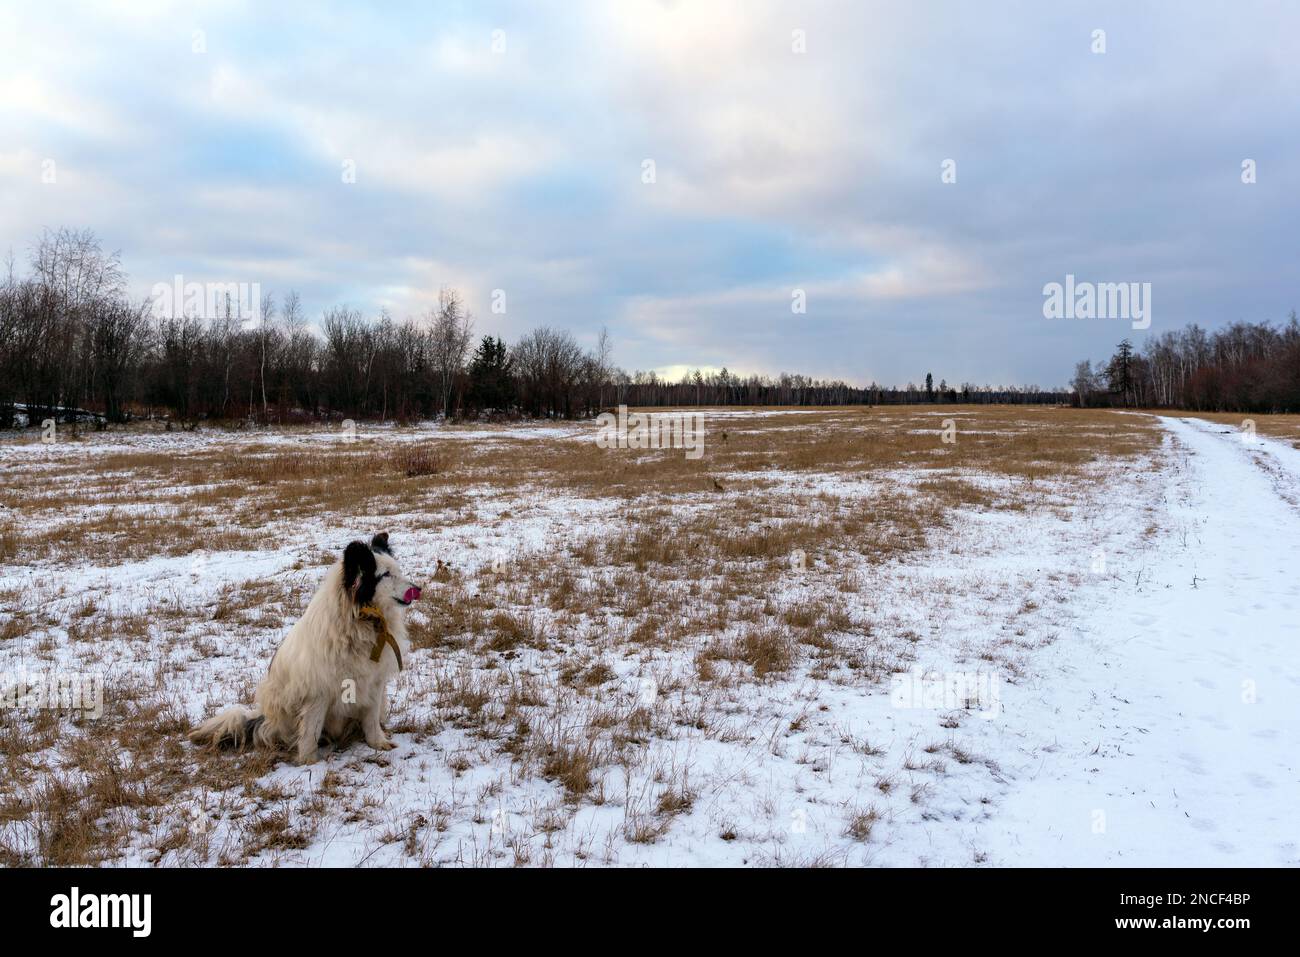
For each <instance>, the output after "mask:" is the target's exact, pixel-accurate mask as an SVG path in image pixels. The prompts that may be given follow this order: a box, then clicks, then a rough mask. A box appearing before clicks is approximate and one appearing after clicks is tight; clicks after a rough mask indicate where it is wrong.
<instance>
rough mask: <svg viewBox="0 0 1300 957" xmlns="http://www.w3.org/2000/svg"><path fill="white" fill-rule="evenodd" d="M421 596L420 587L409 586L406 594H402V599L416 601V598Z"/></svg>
mask: <svg viewBox="0 0 1300 957" xmlns="http://www.w3.org/2000/svg"><path fill="white" fill-rule="evenodd" d="M419 597H420V589H418V588H408V589H406V594H405V595H403V596H402V601H415V599H417V598H419Z"/></svg>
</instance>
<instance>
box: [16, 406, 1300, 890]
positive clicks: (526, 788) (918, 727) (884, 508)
mask: <svg viewBox="0 0 1300 957" xmlns="http://www.w3.org/2000/svg"><path fill="white" fill-rule="evenodd" d="M1257 421H1258V422H1259V423H1260V425H1259V434H1258V435H1257V436H1255V437H1253V438H1252V439H1251V441H1244V440H1243V438H1242V435H1241V432H1240V431H1239V429H1237V428H1236V427H1234V426H1233V425H1231V424H1228V422H1229V420H1228V419H1225V420H1224V421H1223V422H1211V421H1208V420H1205V419H1196V418H1177V417H1163V418H1162V417H1156V416H1150V415H1142V414H1125V413H1119V412H1108V411H1091V410H1088V411H1080V410H1069V409H1049V408H1028V409H1026V408H1009V407H995V408H979V407H939V408H938V409H935V408H924V409H922V408H901V409H870V410H838V411H811V412H809V411H805V412H801V413H800V414H783V413H779V412H765V411H753V412H738V411H737V410H727V411H726V412H725V413H724V412H718V413H713V412H706V415H705V423H706V428H707V432H706V439H705V452H704V455H703V457H702V458H700V459H699V460H690V459H688V458H687V457H686V456H685V455H684V454H683V453H682V452H681V451H679V450H660V451H637V450H626V449H624V450H619V449H599V448H597V447H596V444H595V442H594V436H595V432H596V426H595V425H594V424H566V425H555V426H551V425H527V424H524V425H520V424H512V425H507V426H501V427H487V426H463V427H440V426H433V425H427V426H422V427H416V428H407V429H396V428H366V427H364V426H363V427H362V428H361V429H360V431H359V432H358V433H356V434H355V435H352V434H341V433H339V432H338V431H335V430H329V429H325V428H322V429H319V430H314V431H313V430H284V431H271V432H259V431H243V432H227V431H215V430H207V431H199V432H193V433H191V432H161V431H125V432H105V433H89V434H84V435H82V436H71V435H65V434H63V433H60V434H59V435H58V437H57V438H56V441H55V442H54V443H53V444H42V443H41V442H39V441H34V440H33V439H32V438H30V437H13V436H11V437H9V438H7V439H3V440H0V475H2V476H3V479H4V481H3V492H2V493H0V674H2V675H4V676H5V680H6V681H7V682H8V683H9V684H11V685H12V684H13V682H14V681H15V680H16V678H17V676H28V677H30V676H32V675H37V676H46V677H49V676H69V675H72V676H80V677H81V679H82V680H83V682H84V683H85V684H86V685H87V686H89V685H93V684H94V683H95V682H102V689H103V695H102V714H100V715H99V716H97V717H96V716H92V715H88V714H84V713H77V712H75V711H73V710H71V709H66V708H65V709H61V710H60V709H51V708H41V709H32V708H25V707H13V706H11V703H10V702H6V703H5V705H4V710H3V711H2V712H0V756H2V757H3V760H4V761H5V764H6V773H5V774H4V775H3V779H2V780H0V864H10V865H12V864H23V863H31V864H51V863H61V864H106V865H142V864H161V865H182V866H192V865H217V864H222V865H247V866H266V865H286V866H288V865H292V866H297V865H317V864H327V865H475V866H516V865H532V866H547V865H559V866H571V865H580V866H581V865H615V866H636V865H645V864H649V865H741V864H749V865H816V864H822V865H886V866H888V865H924V866H978V865H1027V864H1046V865H1102V866H1138V865H1173V866H1178V865H1188V866H1190V865H1211V866H1214V865H1224V866H1227V865H1263V866H1283V865H1296V864H1300V836H1298V831H1300V828H1297V825H1296V824H1295V823H1294V815H1293V814H1292V813H1291V812H1292V809H1293V808H1294V807H1295V806H1296V805H1297V803H1298V802H1300V758H1298V757H1297V754H1298V753H1300V706H1298V705H1297V701H1300V653H1298V650H1300V576H1297V575H1296V573H1295V569H1296V568H1300V451H1297V449H1296V448H1295V447H1294V446H1295V441H1296V438H1297V437H1300V436H1298V435H1297V433H1295V431H1294V424H1293V423H1290V422H1287V423H1280V424H1279V423H1275V422H1268V421H1267V417H1257ZM1278 436H1284V438H1279V437H1278ZM1285 436H1290V438H1285ZM377 531H388V532H389V533H390V535H391V541H392V544H393V548H394V551H395V553H396V555H397V557H398V559H399V561H400V562H401V563H402V565H403V568H404V569H405V571H406V573H407V574H408V577H410V578H412V579H413V580H415V581H417V582H419V583H421V584H424V585H426V588H425V591H424V597H423V598H422V599H421V600H420V601H419V602H417V603H416V604H415V605H414V606H413V609H412V613H411V617H410V621H411V623H412V643H413V646H414V648H415V650H414V652H413V653H412V655H411V660H409V661H408V662H407V668H406V670H405V671H404V672H403V674H402V675H401V676H400V677H399V678H398V679H397V681H396V682H395V684H394V685H393V686H392V688H391V689H390V700H391V703H392V706H391V710H390V717H389V730H390V732H391V734H392V737H393V739H394V741H395V742H396V743H397V745H398V747H397V748H396V750H393V751H391V752H386V753H382V754H381V753H377V752H374V751H372V750H370V749H369V748H367V747H366V746H365V745H364V744H358V745H354V746H352V747H350V748H348V749H346V750H343V751H337V752H334V753H331V754H328V755H327V756H326V758H325V759H323V760H322V761H321V762H319V763H318V764H316V765H313V766H309V767H297V766H295V765H293V764H292V763H290V762H288V761H287V760H285V759H284V758H283V757H282V756H273V755H263V754H256V753H254V754H247V755H231V754H224V753H223V754H211V753H207V752H201V751H197V750H195V749H194V748H192V747H191V746H190V745H189V744H188V743H186V742H185V741H184V732H185V731H186V730H187V729H188V727H189V726H191V724H192V723H194V722H195V721H197V720H198V719H200V718H201V717H205V716H207V715H209V714H211V713H212V712H213V711H214V710H216V709H217V708H219V707H221V706H224V705H226V704H231V703H236V702H247V701H249V700H250V699H251V696H252V691H253V688H254V687H255V685H256V683H257V681H258V680H259V679H260V677H261V675H262V674H263V672H264V671H265V668H266V666H267V664H268V662H269V661H270V658H271V655H272V653H273V651H274V649H275V647H276V645H277V644H278V642H279V640H280V639H281V637H282V636H283V635H284V633H285V631H286V630H287V628H288V627H289V625H291V624H292V622H293V621H294V620H295V619H296V617H297V616H298V614H299V613H300V612H301V610H302V609H303V608H304V607H305V605H306V603H307V601H308V599H309V598H310V597H311V594H312V592H313V591H314V589H315V587H316V585H317V583H318V581H319V579H320V578H321V576H322V574H323V573H324V570H325V568H326V567H327V566H328V564H329V563H330V562H331V561H333V560H336V559H337V557H338V556H339V554H340V553H341V550H342V548H343V547H344V546H345V545H346V543H347V542H348V541H349V540H351V539H353V538H365V539H367V540H368V539H369V538H370V536H371V535H372V534H373V533H375V532H377Z"/></svg>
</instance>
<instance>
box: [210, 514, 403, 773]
mask: <svg viewBox="0 0 1300 957" xmlns="http://www.w3.org/2000/svg"><path fill="white" fill-rule="evenodd" d="M419 597H420V589H419V588H418V587H416V586H415V585H413V584H411V583H410V582H409V581H407V579H406V578H405V577H404V576H403V575H402V570H401V569H400V568H399V567H398V565H397V561H396V560H395V559H394V558H393V554H392V552H391V551H390V550H389V548H388V533H387V532H383V533H381V534H379V535H376V536H375V537H374V539H373V540H372V541H371V542H370V545H369V546H367V545H366V543H365V542H352V543H351V544H350V545H348V547H347V548H346V549H345V550H344V551H343V558H342V560H341V561H338V562H335V563H334V565H333V566H332V567H331V568H330V570H329V571H328V572H327V573H326V574H325V580H324V581H323V582H322V583H321V586H320V588H319V589H317V591H316V594H315V595H314V596H313V597H312V600H311V603H310V604H308V605H307V610H306V611H305V612H304V613H303V616H302V618H300V619H299V620H298V623H297V624H296V625H294V626H293V628H292V629H290V631H289V634H288V636H287V637H286V638H285V639H284V641H283V643H281V645H280V647H279V648H278V649H277V650H276V652H275V656H274V657H273V658H272V659H271V667H270V668H269V669H268V670H267V673H266V677H265V678H264V679H262V683H261V684H260V685H259V686H258V688H257V694H256V696H255V697H254V699H253V707H251V708H246V707H242V706H238V705H237V706H235V707H233V708H227V709H226V710H225V711H223V712H221V713H220V714H218V715H217V716H216V717H215V718H210V719H209V720H207V721H205V722H203V724H201V725H199V726H198V727H197V728H195V729H194V730H193V731H191V732H190V740H191V741H194V742H195V743H197V744H210V745H216V746H218V747H235V748H243V747H244V746H245V745H246V744H248V743H249V741H250V740H251V741H253V742H254V743H255V744H257V745H259V746H261V747H266V748H277V749H278V748H283V747H287V748H296V749H297V752H298V763H299V764H311V763H312V762H314V761H315V760H316V758H317V756H318V748H319V747H320V744H321V738H322V735H323V736H324V737H325V738H326V739H327V740H328V741H330V742H332V743H335V744H341V743H343V742H345V741H347V740H348V739H350V738H351V737H353V736H354V735H355V734H356V732H357V731H358V730H359V731H360V732H361V734H362V735H364V736H365V739H366V744H368V745H370V746H371V747H372V748H375V749H377V750H380V751H387V750H389V749H391V748H393V747H394V746H395V745H393V743H392V742H391V741H389V740H388V737H387V736H386V735H385V734H384V729H383V727H382V723H383V721H384V718H385V717H386V716H387V713H388V694H387V686H388V681H389V679H390V678H392V677H393V676H394V675H395V674H397V672H398V671H399V670H400V669H401V668H402V663H403V661H404V660H405V657H406V656H407V655H409V653H410V650H411V645H410V642H409V641H408V640H407V637H406V606H407V605H409V604H410V603H411V602H413V601H415V600H416V599H417V598H419Z"/></svg>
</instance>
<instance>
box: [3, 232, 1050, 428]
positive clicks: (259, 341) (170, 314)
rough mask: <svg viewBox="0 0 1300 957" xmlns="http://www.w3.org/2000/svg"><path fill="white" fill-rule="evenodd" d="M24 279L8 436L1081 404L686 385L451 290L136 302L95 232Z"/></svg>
mask: <svg viewBox="0 0 1300 957" xmlns="http://www.w3.org/2000/svg"><path fill="white" fill-rule="evenodd" d="M29 267H30V268H29V269H28V271H27V272H25V273H23V274H20V273H19V271H18V269H17V268H16V265H15V262H14V258H13V256H12V254H10V256H9V261H8V268H7V270H6V276H5V278H4V280H3V282H2V283H0V427H8V426H11V425H13V424H15V423H18V422H22V421H24V420H25V421H26V422H27V423H28V424H32V425H35V424H37V423H38V422H39V421H40V420H42V419H44V418H46V417H54V418H65V419H67V418H74V419H75V418H76V417H77V416H78V415H79V414H81V415H85V414H93V415H94V416H95V417H96V418H97V419H98V420H99V421H101V422H122V421H126V420H127V419H129V418H133V417H136V418H166V419H168V420H176V421H179V422H181V423H185V424H193V423H197V422H199V421H204V420H207V421H227V422H229V421H256V422H259V423H289V422H296V421H311V420H319V419H330V418H333V419H340V418H356V419H382V420H396V421H399V422H400V421H414V420H419V419H425V418H432V417H436V416H445V417H448V418H454V417H462V416H481V415H488V416H491V415H522V416H534V417H552V418H579V417H584V416H591V415H595V414H596V413H598V412H599V411H601V410H602V409H606V408H609V407H611V406H614V405H618V404H625V405H629V406H686V405H759V406H762V405H768V406H772V405H790V406H814V405H816V406H821V405H831V406H833V405H882V404H902V403H911V402H935V403H941V402H989V403H992V402H1025V403H1030V402H1034V403H1037V402H1062V401H1066V400H1067V399H1068V394H1067V393H1066V392H1065V391H1064V390H1041V389H1038V388H1037V387H1030V388H1017V387H997V388H993V387H990V386H982V387H980V386H975V385H973V384H969V383H966V384H963V385H961V386H960V387H956V386H953V387H950V386H948V384H947V383H946V382H942V381H941V382H940V383H939V385H938V387H935V386H934V385H933V382H932V377H931V376H929V375H927V377H926V385H925V387H924V388H923V389H922V388H920V387H918V386H915V385H912V384H909V385H908V386H907V387H906V388H896V387H892V386H890V387H886V386H881V385H877V384H876V383H872V384H871V385H870V386H867V387H865V388H864V387H859V386H853V385H850V384H848V383H846V382H843V381H841V380H829V379H817V378H811V377H808V376H804V375H799V374H789V373H783V374H781V375H779V376H776V377H770V376H762V375H748V376H741V375H737V374H735V373H732V372H730V371H728V370H727V369H725V368H723V369H721V370H717V371H704V370H693V371H690V372H687V373H686V374H685V375H683V376H682V377H681V378H680V379H679V380H678V381H672V380H670V379H668V378H665V377H663V376H661V375H659V374H657V373H655V372H640V371H637V372H631V373H629V372H627V371H625V370H623V369H620V368H618V367H616V366H615V365H614V364H613V362H612V361H611V352H612V347H611V342H610V338H609V335H608V333H607V332H603V331H602V333H601V334H600V336H599V338H598V340H597V342H596V345H595V347H594V348H593V349H584V348H583V347H582V346H581V345H580V344H579V343H578V341H577V340H576V339H575V338H574V336H573V335H572V334H571V333H570V332H568V331H566V330H563V329H556V328H552V327H549V326H543V327H540V328H537V329H533V330H532V331H530V332H528V333H527V334H525V335H524V336H522V337H521V338H520V339H519V340H518V341H517V342H515V343H513V344H510V345H507V344H506V343H505V342H504V341H503V340H501V339H500V338H498V337H494V336H483V337H481V338H479V339H478V341H477V342H475V337H474V335H473V317H472V316H471V315H470V313H469V311H468V310H467V308H466V307H465V304H464V301H463V300H462V298H461V296H460V295H459V294H458V293H457V292H456V291H455V290H452V289H444V290H442V292H441V293H440V295H439V298H438V304H437V306H436V307H434V308H432V309H430V310H429V311H428V312H427V313H426V314H425V315H423V316H420V317H415V318H407V319H403V320H397V319H395V318H394V317H393V316H391V315H390V314H389V313H388V312H387V311H386V310H381V311H380V312H379V314H378V315H377V316H366V315H365V314H363V313H362V312H361V311H359V310H357V309H353V308H349V307H334V308H330V309H326V310H325V311H324V312H323V314H322V315H321V316H320V318H319V320H318V322H317V323H315V324H310V323H309V322H308V321H307V317H306V316H305V314H304V310H303V306H302V303H301V300H300V299H299V297H298V295H297V294H296V293H294V292H290V293H288V294H287V295H285V296H284V297H283V299H277V297H275V296H266V297H261V296H259V297H258V305H257V310H256V315H255V316H248V315H245V314H244V312H243V310H242V308H241V305H242V303H240V302H239V301H237V297H235V296H233V295H232V294H231V293H230V292H226V293H225V294H224V296H223V297H221V298H218V299H214V300H213V301H210V302H208V303H207V307H206V308H203V309H190V310H188V311H187V310H186V309H185V308H183V306H184V304H183V303H178V302H173V303H171V304H170V306H169V308H167V309H165V310H161V311H160V310H159V309H158V308H157V307H158V302H157V300H156V299H145V300H143V301H133V300H131V299H130V297H129V296H128V294H127V291H126V288H127V277H126V274H125V272H124V271H123V269H122V265H121V258H120V255H119V254H118V253H109V252H106V251H105V250H104V249H103V247H102V246H101V244H100V243H99V241H98V239H97V238H96V237H95V235H94V234H93V233H92V232H89V231H77V230H70V229H59V230H57V231H49V230H47V231H46V232H45V233H44V234H43V235H42V236H41V237H40V239H39V240H38V241H37V243H36V244H35V245H34V247H33V249H32V252H31V256H30V263H29Z"/></svg>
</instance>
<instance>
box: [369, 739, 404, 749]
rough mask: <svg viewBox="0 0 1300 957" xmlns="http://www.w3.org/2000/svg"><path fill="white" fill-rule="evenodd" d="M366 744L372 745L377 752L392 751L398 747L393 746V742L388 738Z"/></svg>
mask: <svg viewBox="0 0 1300 957" xmlns="http://www.w3.org/2000/svg"><path fill="white" fill-rule="evenodd" d="M366 744H368V745H370V746H371V747H372V748H374V749H375V750H376V751H391V750H393V748H395V747H397V745H395V744H393V742H392V741H389V740H388V739H387V738H378V739H377V740H374V741H367V742H366Z"/></svg>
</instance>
